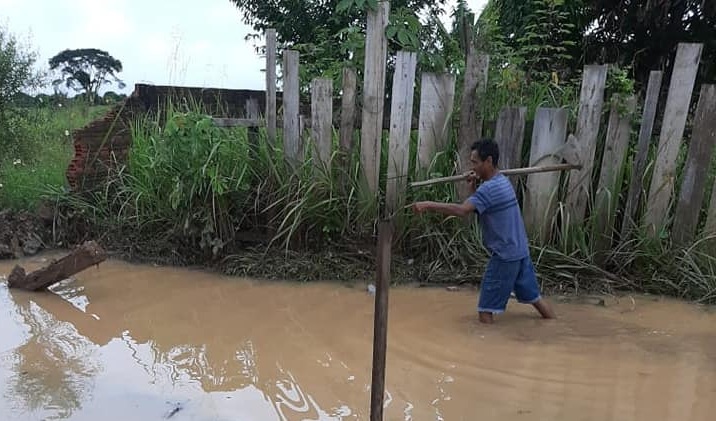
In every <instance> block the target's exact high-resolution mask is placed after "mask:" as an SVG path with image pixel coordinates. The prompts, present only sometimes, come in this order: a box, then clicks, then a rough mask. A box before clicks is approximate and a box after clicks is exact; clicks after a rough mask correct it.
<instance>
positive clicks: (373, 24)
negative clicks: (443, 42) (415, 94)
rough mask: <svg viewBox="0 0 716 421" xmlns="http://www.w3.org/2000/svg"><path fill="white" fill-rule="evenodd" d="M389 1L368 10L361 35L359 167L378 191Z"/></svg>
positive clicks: (372, 187)
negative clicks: (361, 119) (362, 68)
mask: <svg viewBox="0 0 716 421" xmlns="http://www.w3.org/2000/svg"><path fill="white" fill-rule="evenodd" d="M389 14H390V2H387V1H380V2H378V7H377V9H376V10H368V12H367V15H368V18H367V23H366V24H367V26H366V38H365V53H366V57H365V72H364V79H363V85H364V88H363V122H362V125H361V140H360V142H361V167H362V169H363V175H364V177H365V180H366V182H367V184H368V188H369V189H370V191H371V192H372V193H374V194H377V193H378V180H379V175H380V150H381V145H382V138H383V105H384V103H385V100H384V98H385V67H386V58H387V57H386V56H387V54H388V39H387V37H386V35H385V29H386V28H387V27H388V15H389Z"/></svg>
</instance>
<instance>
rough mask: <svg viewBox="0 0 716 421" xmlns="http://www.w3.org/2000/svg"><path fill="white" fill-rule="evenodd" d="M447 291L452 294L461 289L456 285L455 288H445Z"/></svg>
mask: <svg viewBox="0 0 716 421" xmlns="http://www.w3.org/2000/svg"><path fill="white" fill-rule="evenodd" d="M445 289H447V290H448V291H450V292H456V291H460V287H456V286H454V285H453V286H449V287H447V288H445Z"/></svg>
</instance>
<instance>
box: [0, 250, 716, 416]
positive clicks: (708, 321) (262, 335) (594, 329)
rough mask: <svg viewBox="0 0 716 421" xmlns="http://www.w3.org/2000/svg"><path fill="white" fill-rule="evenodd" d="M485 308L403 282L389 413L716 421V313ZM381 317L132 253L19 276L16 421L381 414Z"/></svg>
mask: <svg viewBox="0 0 716 421" xmlns="http://www.w3.org/2000/svg"><path fill="white" fill-rule="evenodd" d="M15 263H17V262H0V275H7V273H9V271H10V269H11V268H12V265H13V264H15ZM21 263H22V264H23V265H24V266H25V267H26V269H34V268H37V267H39V266H41V265H42V264H43V262H42V261H41V259H40V258H35V259H33V260H28V261H23V262H21ZM476 302H477V296H476V292H475V291H460V292H448V291H445V290H441V289H440V290H438V289H416V288H407V287H405V288H394V289H392V290H391V295H390V313H389V319H390V325H389V329H388V335H389V337H388V358H387V367H388V369H387V378H386V389H387V390H386V393H387V394H386V407H387V408H386V413H385V415H386V420H445V421H453V420H477V419H479V420H507V421H511V420H569V421H578V420H600V421H603V420H644V421H646V420H656V419H658V420H679V421H687V420H699V421H702V420H703V421H706V420H712V419H714V415H713V414H714V413H716V312H713V311H711V312H709V311H706V310H705V309H702V308H698V307H696V306H690V305H687V304H683V303H678V302H675V301H668V300H657V299H655V298H649V297H641V298H636V299H635V300H632V299H630V298H621V299H619V300H614V299H607V304H608V305H607V306H595V305H591V304H576V303H572V304H569V303H557V302H554V301H553V303H554V305H555V308H556V310H557V312H558V315H559V316H560V319H559V320H555V321H542V320H539V319H537V318H536V313H535V312H534V311H533V310H532V309H531V308H529V307H524V306H520V305H518V304H516V303H514V302H511V303H510V307H509V310H508V314H506V315H504V316H502V317H501V318H499V319H498V323H497V324H495V325H494V326H489V327H488V326H482V325H479V324H478V323H477V318H476V314H475V305H476ZM372 315H373V296H371V295H370V294H368V293H366V292H365V289H363V288H348V287H346V286H341V285H338V284H309V285H299V284H290V283H271V282H258V281H251V280H242V279H237V278H228V277H221V276H218V275H213V274H207V273H203V272H198V271H191V270H185V269H173V268H158V267H152V266H135V265H130V264H127V263H123V262H118V261H107V262H105V263H103V264H101V265H100V266H99V267H98V268H91V269H88V270H86V271H84V272H82V273H81V274H79V275H78V276H77V279H75V280H73V281H70V282H66V283H63V284H60V285H57V286H55V287H53V291H52V292H46V293H27V292H22V291H16V290H12V291H9V290H8V289H7V287H6V284H5V283H4V282H2V283H0V395H1V396H2V398H1V399H0V419H2V420H58V419H61V420H65V419H67V420H108V421H114V420H122V421H125V420H163V419H171V420H179V421H180V420H200V421H209V420H216V421H224V420H255V421H269V420H270V421H273V420H284V421H298V420H367V419H368V416H369V411H368V407H369V402H370V392H369V384H370V380H371V379H370V373H371V352H372V347H371V341H372V323H373V322H372V320H373V319H372Z"/></svg>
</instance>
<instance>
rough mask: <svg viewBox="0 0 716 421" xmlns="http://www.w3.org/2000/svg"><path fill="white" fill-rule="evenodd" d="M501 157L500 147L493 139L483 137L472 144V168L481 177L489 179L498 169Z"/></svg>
mask: <svg viewBox="0 0 716 421" xmlns="http://www.w3.org/2000/svg"><path fill="white" fill-rule="evenodd" d="M499 159H500V148H498V147H497V143H495V141H494V140H492V139H481V140H478V141H476V142H475V143H473V144H472V147H471V151H470V162H471V163H472V170H473V171H475V174H477V176H478V177H480V178H481V179H483V180H484V179H488V178H490V177H492V175H493V174H494V173H495V171H496V170H497V164H498V162H499Z"/></svg>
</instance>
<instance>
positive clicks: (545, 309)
mask: <svg viewBox="0 0 716 421" xmlns="http://www.w3.org/2000/svg"><path fill="white" fill-rule="evenodd" d="M515 296H516V297H517V301H519V302H520V303H522V304H532V306H533V307H534V308H535V309H536V310H537V311H538V312H539V314H540V315H541V316H542V318H544V319H555V318H557V316H556V315H555V313H554V311H553V310H552V307H551V306H550V305H549V304H547V303H546V302H545V301H544V300H543V299H542V296H541V295H540V291H539V284H537V274H536V273H535V270H534V266H533V265H532V259H531V258H530V257H526V258H525V259H523V260H522V264H521V270H520V273H519V275H518V277H517V280H516V281H515Z"/></svg>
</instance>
